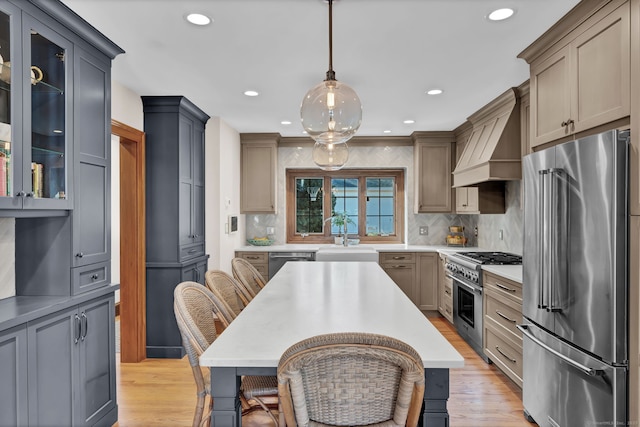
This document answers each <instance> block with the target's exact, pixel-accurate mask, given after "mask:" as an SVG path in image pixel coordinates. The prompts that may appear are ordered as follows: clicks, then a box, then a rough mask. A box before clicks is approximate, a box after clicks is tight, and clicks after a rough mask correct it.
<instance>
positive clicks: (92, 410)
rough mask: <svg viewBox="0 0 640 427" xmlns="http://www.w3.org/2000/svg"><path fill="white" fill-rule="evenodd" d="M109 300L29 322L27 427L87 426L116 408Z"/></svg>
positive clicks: (112, 312) (110, 305)
mask: <svg viewBox="0 0 640 427" xmlns="http://www.w3.org/2000/svg"><path fill="white" fill-rule="evenodd" d="M114 328H115V323H114V304H113V296H108V297H105V298H101V299H97V300H94V301H91V302H88V303H86V304H83V305H81V306H77V307H74V308H73V309H70V310H66V311H63V312H59V313H54V314H52V315H50V316H47V317H45V318H42V319H39V320H37V321H34V322H30V323H29V324H28V328H27V342H28V349H27V360H28V363H29V372H28V402H29V403H28V408H29V425H52V426H54V425H56V426H57V425H60V426H62V425H65V426H89V425H93V424H95V423H96V422H97V421H98V420H100V419H101V418H103V417H104V416H105V415H107V414H108V413H110V412H111V411H115V408H116V388H115V345H114V334H115V329H114Z"/></svg>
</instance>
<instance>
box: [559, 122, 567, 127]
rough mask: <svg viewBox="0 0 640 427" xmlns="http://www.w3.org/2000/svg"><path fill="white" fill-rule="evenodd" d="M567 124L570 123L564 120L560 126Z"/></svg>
mask: <svg viewBox="0 0 640 427" xmlns="http://www.w3.org/2000/svg"><path fill="white" fill-rule="evenodd" d="M567 124H568V123H567V122H565V121H563V122H562V123H560V126H562V127H565V126H567Z"/></svg>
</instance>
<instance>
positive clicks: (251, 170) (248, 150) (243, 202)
mask: <svg viewBox="0 0 640 427" xmlns="http://www.w3.org/2000/svg"><path fill="white" fill-rule="evenodd" d="M279 139H280V135H279V134H277V133H269V134H242V135H240V142H241V145H242V151H241V155H240V162H241V163H240V212H241V213H276V182H277V175H276V171H277V159H278V140H279Z"/></svg>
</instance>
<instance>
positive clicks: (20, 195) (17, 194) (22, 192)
mask: <svg viewBox="0 0 640 427" xmlns="http://www.w3.org/2000/svg"><path fill="white" fill-rule="evenodd" d="M25 194H26V193H25V192H24V191H18V192H17V193H16V197H24V196H25Z"/></svg>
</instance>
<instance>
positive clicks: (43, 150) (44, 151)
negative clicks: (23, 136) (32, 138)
mask: <svg viewBox="0 0 640 427" xmlns="http://www.w3.org/2000/svg"><path fill="white" fill-rule="evenodd" d="M31 149H32V150H33V151H35V152H37V153H39V154H49V155H52V156H59V157H64V153H63V152H62V151H56V150H50V149H48V148H40V147H31Z"/></svg>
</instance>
